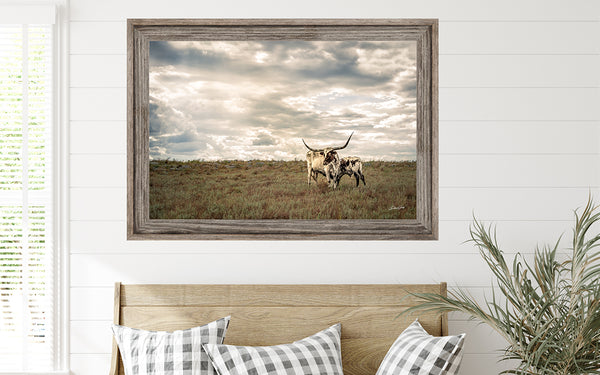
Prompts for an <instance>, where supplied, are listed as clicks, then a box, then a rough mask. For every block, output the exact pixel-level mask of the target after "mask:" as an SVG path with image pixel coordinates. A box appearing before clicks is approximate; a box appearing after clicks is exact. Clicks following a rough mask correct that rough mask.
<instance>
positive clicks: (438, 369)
mask: <svg viewBox="0 0 600 375" xmlns="http://www.w3.org/2000/svg"><path fill="white" fill-rule="evenodd" d="M464 342H465V334H464V333H463V334H460V335H458V336H442V337H436V336H431V335H430V334H429V333H427V331H425V330H424V329H423V327H421V324H419V322H418V321H417V320H415V321H414V322H413V323H412V324H411V325H410V326H408V328H406V329H405V330H404V332H402V333H401V334H400V336H398V338H397V339H396V341H395V342H394V344H393V345H392V347H391V348H390V350H389V351H388V353H387V354H386V355H385V358H383V361H382V362H381V365H380V366H379V370H377V374H376V375H400V374H402V375H404V374H410V375H454V374H457V373H458V368H459V366H460V361H461V359H462V348H463V345H464Z"/></svg>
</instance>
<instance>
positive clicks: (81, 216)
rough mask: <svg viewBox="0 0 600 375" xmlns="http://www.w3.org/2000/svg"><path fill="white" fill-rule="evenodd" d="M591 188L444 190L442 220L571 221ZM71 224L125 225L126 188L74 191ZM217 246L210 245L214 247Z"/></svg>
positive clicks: (442, 193) (73, 189)
mask: <svg viewBox="0 0 600 375" xmlns="http://www.w3.org/2000/svg"><path fill="white" fill-rule="evenodd" d="M589 192H590V189H589V188H475V189H473V188H466V187H463V188H440V220H442V221H443V220H461V221H469V220H471V219H472V218H473V213H475V215H476V216H477V218H479V219H481V220H541V221H547V220H570V219H571V218H572V216H573V210H574V209H575V208H577V207H580V206H581V205H583V204H584V203H585V200H586V199H587V197H588V193H589ZM70 196H71V207H70V208H71V220H75V221H80V220H85V221H106V220H110V221H112V220H114V221H123V220H125V217H126V216H125V212H126V191H125V188H71V193H70ZM212 243H213V242H208V244H212Z"/></svg>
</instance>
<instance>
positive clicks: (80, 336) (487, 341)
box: [71, 319, 506, 354]
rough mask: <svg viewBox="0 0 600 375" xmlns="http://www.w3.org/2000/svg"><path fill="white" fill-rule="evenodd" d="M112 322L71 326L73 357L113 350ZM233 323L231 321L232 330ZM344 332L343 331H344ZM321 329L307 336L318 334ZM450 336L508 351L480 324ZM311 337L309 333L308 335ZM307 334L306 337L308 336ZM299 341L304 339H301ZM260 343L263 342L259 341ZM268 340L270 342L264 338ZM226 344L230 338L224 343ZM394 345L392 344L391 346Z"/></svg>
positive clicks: (486, 350) (478, 349) (483, 350)
mask: <svg viewBox="0 0 600 375" xmlns="http://www.w3.org/2000/svg"><path fill="white" fill-rule="evenodd" d="M111 324H112V321H111V320H101V321H96V320H94V321H72V323H71V346H72V353H76V354H107V353H110V350H111V339H112V337H111V336H112V333H111V329H110V325H111ZM233 324H234V321H233V320H232V323H231V329H235V328H234V327H233ZM394 324H395V321H394V320H393V319H392V320H390V329H391V330H393V326H394ZM342 329H344V328H343V327H342ZM318 330H319V328H315V329H313V330H309V331H307V332H312V333H314V332H316V331H318ZM449 333H450V334H459V333H466V334H467V339H466V341H465V349H464V350H465V353H469V354H493V352H494V351H495V350H496V349H499V348H502V347H505V346H506V345H505V341H504V339H503V338H502V337H500V336H498V335H497V334H496V333H493V331H491V330H490V328H489V327H487V326H485V325H480V324H478V323H477V322H468V321H464V322H459V321H451V322H450V324H449ZM308 334H310V333H308ZM308 334H307V335H308ZM298 338H299V339H300V338H302V337H298ZM258 339H259V340H260V338H258ZM263 339H267V340H268V339H269V338H263ZM225 342H226V343H227V338H226V339H225ZM390 344H391V342H390ZM388 347H389V344H388Z"/></svg>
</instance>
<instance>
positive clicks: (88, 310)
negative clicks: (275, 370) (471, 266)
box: [70, 280, 502, 325]
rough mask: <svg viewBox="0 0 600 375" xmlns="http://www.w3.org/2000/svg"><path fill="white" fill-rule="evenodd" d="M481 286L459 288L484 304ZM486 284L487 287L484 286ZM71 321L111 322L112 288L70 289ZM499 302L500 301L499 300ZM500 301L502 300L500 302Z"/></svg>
mask: <svg viewBox="0 0 600 375" xmlns="http://www.w3.org/2000/svg"><path fill="white" fill-rule="evenodd" d="M482 284H484V285H483V286H477V287H461V289H464V290H465V291H466V292H467V293H469V294H470V295H471V296H473V298H475V300H476V301H477V302H478V303H485V300H486V298H488V299H489V298H490V296H491V294H492V292H491V291H492V287H491V283H490V282H489V280H485V281H482ZM485 284H487V285H485ZM455 289H456V285H454V284H453V285H449V286H448V291H449V292H452V291H453V290H455ZM499 296H500V292H499V291H498V290H496V297H498V298H499ZM70 297H71V298H70V300H71V319H72V320H73V321H90V320H112V319H113V315H114V314H113V303H112V302H113V301H114V287H111V286H100V287H97V286H82V287H73V288H71V296H70ZM500 300H501V299H500ZM501 301H502V300H501ZM448 320H449V321H450V322H451V325H452V324H454V323H452V322H455V321H468V320H469V318H468V316H467V315H465V314H462V313H453V312H451V313H449V314H448Z"/></svg>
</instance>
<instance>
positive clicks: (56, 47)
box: [0, 0, 70, 375]
mask: <svg viewBox="0 0 600 375" xmlns="http://www.w3.org/2000/svg"><path fill="white" fill-rule="evenodd" d="M1 6H3V7H11V8H14V9H22V12H23V14H27V12H28V9H27V8H30V9H31V7H44V6H45V7H48V6H51V7H54V17H55V20H54V24H53V26H52V29H53V33H52V99H51V100H52V103H51V108H52V125H51V131H52V136H51V138H52V140H51V144H52V153H51V158H52V164H53V171H52V189H53V191H52V208H53V213H52V222H53V228H52V247H53V252H54V254H53V265H52V266H53V280H52V282H53V291H54V295H53V301H52V304H53V309H54V313H53V322H52V324H53V330H54V337H53V349H54V350H53V351H54V358H53V362H54V363H53V368H52V369H48V370H46V371H35V372H32V371H26V370H24V371H2V370H0V375H23V374H39V375H42V374H44V375H45V374H48V375H50V374H52V375H68V374H70V370H69V367H70V363H69V362H70V346H69V336H70V334H69V326H70V316H69V310H70V308H69V306H70V305H69V254H70V251H69V235H70V234H69V171H68V165H69V154H70V151H69V49H68V46H69V44H68V36H69V18H68V14H69V12H68V0H43V1H30V0H26V1H22V2H18V3H17V2H14V3H12V2H11V3H7V4H2V5H1ZM0 22H1V23H9V22H6V20H5V19H4V20H0ZM14 23H23V22H14ZM27 23H29V24H34V23H35V22H27Z"/></svg>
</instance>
